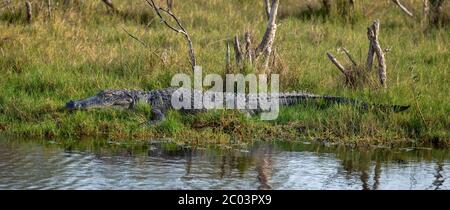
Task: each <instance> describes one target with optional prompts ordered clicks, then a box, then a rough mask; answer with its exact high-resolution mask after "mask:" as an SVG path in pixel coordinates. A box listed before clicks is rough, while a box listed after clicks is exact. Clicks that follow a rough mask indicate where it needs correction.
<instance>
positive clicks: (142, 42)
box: [122, 28, 166, 64]
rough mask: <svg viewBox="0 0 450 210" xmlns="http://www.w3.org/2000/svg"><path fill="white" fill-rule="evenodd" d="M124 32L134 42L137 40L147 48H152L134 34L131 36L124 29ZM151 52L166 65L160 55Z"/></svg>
mask: <svg viewBox="0 0 450 210" xmlns="http://www.w3.org/2000/svg"><path fill="white" fill-rule="evenodd" d="M122 30H123V31H125V33H127V34H128V36H130V37H131V38H133V39H134V40H136V41H137V42H139V43H140V44H141V45H142V46H144V47H146V48H150V47H149V46H148V45H147V43H145V42H144V41H142V40H141V39H139V38H138V37H136V36H134V35H133V34H131V33H130V32H128V31H127V30H126V29H125V28H122ZM151 52H152V54H153V55H155V56H156V57H158V58H159V59H160V60H161V61H162V62H163V64H164V63H166V62H165V60H164V59H163V58H162V57H161V56H160V55H158V53H156V52H155V51H153V50H152V51H151Z"/></svg>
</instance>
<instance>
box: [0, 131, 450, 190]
mask: <svg viewBox="0 0 450 210" xmlns="http://www.w3.org/2000/svg"><path fill="white" fill-rule="evenodd" d="M318 148H320V147H318V146H316V145H314V144H308V145H303V146H298V147H295V149H292V148H291V147H288V148H287V149H283V147H282V146H276V145H274V144H259V145H255V147H254V148H250V149H249V150H248V151H244V152H239V151H229V152H227V151H220V152H218V151H216V150H210V149H206V150H188V149H186V148H179V149H178V150H174V149H173V147H171V149H170V150H166V149H165V148H164V147H161V146H158V145H153V146H152V148H151V151H143V152H142V153H137V154H132V153H131V154H130V153H129V152H123V153H120V152H119V154H115V153H111V152H107V151H105V150H106V149H102V150H101V151H90V150H79V151H78V150H75V149H72V150H64V148H59V147H58V146H56V145H54V144H53V145H52V146H45V145H43V144H39V143H35V142H30V141H27V142H21V141H9V140H8V141H7V140H0V189H231V190H234V189H258V188H262V187H264V188H267V187H270V188H272V189H449V186H450V182H449V181H448V180H447V177H448V175H449V173H450V164H449V159H450V158H449V155H448V154H449V153H448V151H434V152H431V151H423V152H417V153H416V152H415V151H396V152H391V151H384V152H383V153H377V151H370V152H367V151H364V152H359V151H348V150H342V149H332V148H326V151H323V152H318V151H320V150H319V149H318ZM434 153H436V154H438V155H439V156H437V157H435V156H433V154H434ZM380 154H382V155H381V156H380ZM442 157H444V158H442ZM400 160H401V161H400Z"/></svg>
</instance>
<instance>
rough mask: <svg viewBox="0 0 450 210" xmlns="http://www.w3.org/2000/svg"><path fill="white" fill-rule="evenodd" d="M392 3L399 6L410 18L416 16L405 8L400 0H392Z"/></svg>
mask: <svg viewBox="0 0 450 210" xmlns="http://www.w3.org/2000/svg"><path fill="white" fill-rule="evenodd" d="M392 2H394V3H395V4H396V5H397V6H399V7H400V9H401V10H402V11H403V12H405V13H406V14H407V15H408V16H410V17H414V15H413V14H412V12H410V11H409V10H408V9H407V8H406V7H405V6H403V4H402V3H400V1H399V0H392Z"/></svg>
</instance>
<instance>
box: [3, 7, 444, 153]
mask: <svg viewBox="0 0 450 210" xmlns="http://www.w3.org/2000/svg"><path fill="white" fill-rule="evenodd" d="M262 2H263V1H241V0H233V1H229V0H216V1H210V0H198V1H197V0H196V1H176V4H175V8H174V11H175V13H176V14H177V15H178V16H179V17H180V18H181V19H182V22H183V24H184V25H185V26H186V28H187V29H188V31H189V32H190V33H191V36H192V38H193V42H194V46H195V48H196V51H197V59H198V64H199V65H201V66H202V67H203V72H204V73H220V74H222V73H223V71H224V68H225V61H224V60H225V59H224V57H225V40H226V39H232V37H233V36H234V35H235V34H243V33H244V30H250V31H252V32H253V35H254V36H255V40H260V39H261V38H260V37H261V36H262V34H263V32H264V29H265V24H266V19H265V16H264V13H263V8H264V7H263V3H262ZM362 2H363V3H360V4H358V7H357V8H358V10H359V13H358V14H357V15H355V16H354V17H351V18H350V19H349V18H342V17H336V16H332V17H331V18H328V17H325V16H324V15H323V14H322V13H321V11H320V10H318V11H315V10H307V9H306V7H305V5H304V3H298V1H293V0H288V1H282V2H281V6H280V7H281V8H280V14H279V15H280V21H279V23H280V24H281V25H280V26H279V28H278V31H277V39H276V42H275V45H276V47H277V52H278V53H279V55H280V57H281V58H282V61H283V65H280V67H279V68H276V69H275V70H274V71H275V72H277V73H280V74H281V85H282V87H281V90H305V91H310V92H314V93H318V94H330V95H340V96H348V97H352V98H356V99H360V100H365V101H368V102H371V103H384V104H402V105H403V104H409V105H411V106H412V107H411V109H410V110H408V111H407V112H404V113H398V114H395V113H382V112H379V111H368V112H360V111H358V110H355V109H353V108H351V107H348V106H331V107H323V106H320V107H315V106H306V107H304V106H298V107H294V108H289V109H286V110H282V113H281V116H280V118H279V119H278V120H277V121H275V122H260V121H258V120H257V119H256V118H255V119H250V120H249V119H245V117H243V116H242V115H240V114H237V113H234V112H231V113H230V112H223V111H218V112H213V113H207V114H202V115H200V116H181V115H180V114H178V113H176V112H173V113H172V112H171V113H170V114H169V117H168V121H167V122H165V123H163V124H161V125H158V126H154V127H141V126H140V124H141V123H143V122H145V121H146V120H147V119H148V117H149V108H148V107H145V105H142V106H140V107H139V108H138V109H136V110H134V111H132V110H93V111H87V112H61V111H59V109H60V108H61V107H63V106H64V104H65V103H66V102H67V101H68V100H71V99H77V98H83V97H87V96H90V95H93V94H95V93H97V92H99V91H100V90H102V89H106V88H127V89H144V90H150V89H154V88H162V87H167V86H169V85H170V80H171V77H172V75H174V74H177V73H188V74H191V70H190V66H189V63H188V59H187V52H188V51H187V46H186V43H185V41H184V39H183V37H182V36H180V34H176V33H174V32H173V31H171V30H169V29H167V28H166V27H165V26H164V25H163V24H161V23H160V22H159V20H158V19H154V15H153V13H152V10H151V9H150V8H149V7H148V6H145V4H144V1H141V0H132V1H116V2H115V3H116V4H117V5H116V7H117V8H119V10H120V11H121V12H120V14H111V13H109V12H108V11H107V9H106V7H105V6H104V5H103V4H102V3H101V2H100V1H85V3H83V4H80V5H69V6H64V5H63V3H62V1H55V5H56V3H59V4H58V5H57V6H55V8H54V9H53V14H52V17H51V18H49V17H47V14H46V13H45V11H46V10H45V6H40V5H41V4H40V3H38V1H35V3H34V4H33V5H34V14H35V16H34V17H33V21H32V23H30V24H27V23H26V21H25V19H26V18H25V14H24V11H23V10H24V8H23V5H22V3H21V2H17V4H14V5H13V7H11V9H7V8H3V9H1V10H0V74H1V77H0V89H1V92H0V131H1V132H4V133H9V134H14V135H18V136H26V137H45V138H57V137H68V138H73V137H75V138H83V137H87V136H89V137H106V138H110V139H129V138H133V139H134V138H136V139H146V138H174V139H178V140H180V141H183V142H187V143H189V142H191V143H192V142H193V143H199V144H239V143H245V142H248V141H252V140H254V139H284V140H297V139H299V138H308V139H321V140H323V139H326V140H328V141H336V142H341V143H344V144H355V143H356V144H358V145H359V144H361V145H379V144H382V145H397V144H403V143H407V144H414V145H420V144H428V143H433V144H438V145H448V144H449V142H450V119H449V117H448V115H449V113H450V97H449V94H448V93H449V91H450V90H449V85H448V84H449V78H450V77H449V72H450V52H449V48H450V46H449V44H448V43H450V30H449V28H448V25H446V26H443V27H440V28H427V29H425V27H424V26H423V25H422V24H420V23H418V22H417V21H414V20H412V19H409V18H408V17H406V16H405V15H404V14H402V13H401V11H400V10H399V9H398V8H396V7H393V6H392V5H391V4H385V3H379V2H374V1H362ZM405 2H406V4H407V5H408V6H411V7H413V6H414V7H413V9H414V10H415V11H420V6H421V3H417V1H405ZM40 7H42V8H40ZM447 7H448V5H447ZM447 11H448V10H447ZM418 13H420V12H418ZM361 14H364V15H361ZM418 15H420V14H418ZM377 18H379V19H380V20H381V34H380V42H381V45H382V47H383V48H390V49H391V50H390V52H388V53H387V66H388V86H389V87H388V89H386V90H385V89H382V88H373V87H372V88H371V87H364V88H358V89H352V88H348V87H346V86H345V85H344V80H343V78H342V75H340V73H339V72H338V71H337V70H336V69H335V67H334V66H333V65H332V64H331V63H330V62H329V61H328V59H327V57H326V54H325V53H326V52H327V51H331V52H333V54H335V55H337V57H339V58H340V60H344V56H343V55H342V54H340V53H338V52H337V51H336V49H337V48H339V47H346V48H347V49H348V50H349V51H350V52H352V53H353V55H354V56H355V57H356V58H357V59H358V61H360V62H361V63H363V62H364V60H365V57H366V54H367V47H368V41H367V35H366V27H367V26H369V25H370V24H371V22H372V21H373V20H374V19H377ZM122 28H125V29H126V30H127V31H129V32H131V33H132V34H134V35H136V36H137V37H139V38H140V39H142V40H143V41H144V42H146V43H147V44H148V45H149V47H148V48H145V47H143V46H142V45H140V44H139V43H138V42H136V41H135V40H133V39H131V38H130V37H129V36H128V35H127V34H126V33H125V32H124V31H123V30H122ZM155 53H156V54H158V55H164V56H165V57H166V63H163V62H161V60H160V58H159V57H158V56H155ZM373 74H375V72H373Z"/></svg>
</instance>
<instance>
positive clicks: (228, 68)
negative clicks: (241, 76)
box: [225, 40, 231, 74]
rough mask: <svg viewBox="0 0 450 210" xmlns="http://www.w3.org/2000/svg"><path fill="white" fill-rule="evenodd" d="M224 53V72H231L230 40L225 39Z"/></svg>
mask: <svg viewBox="0 0 450 210" xmlns="http://www.w3.org/2000/svg"><path fill="white" fill-rule="evenodd" d="M226 47H227V49H226V54H225V72H226V74H230V73H231V55H230V54H231V52H230V42H229V41H228V40H227V41H226Z"/></svg>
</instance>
